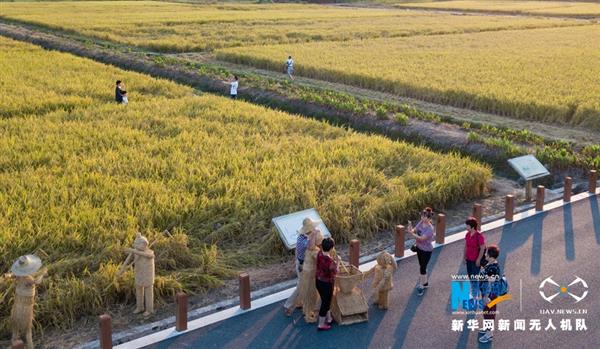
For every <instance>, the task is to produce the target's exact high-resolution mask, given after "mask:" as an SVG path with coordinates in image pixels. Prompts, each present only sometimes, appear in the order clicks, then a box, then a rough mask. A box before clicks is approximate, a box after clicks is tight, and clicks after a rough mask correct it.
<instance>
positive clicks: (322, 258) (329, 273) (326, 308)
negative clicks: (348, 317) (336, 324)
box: [316, 238, 338, 331]
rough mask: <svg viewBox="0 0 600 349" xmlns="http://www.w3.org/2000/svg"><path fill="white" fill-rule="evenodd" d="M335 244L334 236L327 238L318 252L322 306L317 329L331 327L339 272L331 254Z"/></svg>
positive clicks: (318, 277)
mask: <svg viewBox="0 0 600 349" xmlns="http://www.w3.org/2000/svg"><path fill="white" fill-rule="evenodd" d="M334 246H335V242H334V241H333V239H332V238H325V239H323V242H322V243H321V251H319V254H317V270H316V276H317V280H316V283H317V291H318V292H319V296H320V297H321V308H320V309H319V326H318V327H317V330H319V331H326V330H329V329H330V328H331V322H332V321H333V320H332V319H331V311H330V307H331V298H332V297H333V282H334V281H335V275H336V274H337V268H338V264H337V261H336V260H335V259H334V258H333V256H331V254H330V253H331V250H332V249H333V247H334Z"/></svg>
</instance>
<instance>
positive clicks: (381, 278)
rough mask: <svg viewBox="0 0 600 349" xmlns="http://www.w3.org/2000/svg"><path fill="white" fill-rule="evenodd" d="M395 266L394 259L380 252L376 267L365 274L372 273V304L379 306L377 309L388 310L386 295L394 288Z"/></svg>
mask: <svg viewBox="0 0 600 349" xmlns="http://www.w3.org/2000/svg"><path fill="white" fill-rule="evenodd" d="M396 269H397V265H396V260H395V259H394V257H393V256H392V255H391V254H389V253H387V252H385V251H384V252H381V253H380V254H379V255H378V256H377V265H376V266H374V267H373V268H372V269H371V270H369V271H368V272H367V273H368V274H371V273H374V274H375V276H374V277H373V283H372V284H371V285H372V288H373V291H374V292H376V299H375V302H374V304H377V305H378V306H379V309H388V293H389V292H390V290H391V289H392V288H393V287H394V285H393V283H392V278H393V274H394V271H396Z"/></svg>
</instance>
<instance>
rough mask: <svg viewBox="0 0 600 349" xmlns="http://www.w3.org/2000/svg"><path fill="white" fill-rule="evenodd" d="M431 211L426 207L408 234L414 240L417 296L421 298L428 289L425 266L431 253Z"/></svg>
mask: <svg viewBox="0 0 600 349" xmlns="http://www.w3.org/2000/svg"><path fill="white" fill-rule="evenodd" d="M432 219H433V210H432V209H431V208H430V207H426V208H425V209H424V210H423V212H421V221H419V223H418V224H417V226H416V227H415V228H414V229H410V230H409V233H410V234H411V235H412V236H413V237H414V238H415V240H416V247H417V258H418V260H419V283H418V284H417V294H418V295H419V296H422V295H423V293H424V292H425V288H427V287H429V278H428V277H427V264H429V260H430V259H431V253H432V252H433V224H432V223H431V220H432Z"/></svg>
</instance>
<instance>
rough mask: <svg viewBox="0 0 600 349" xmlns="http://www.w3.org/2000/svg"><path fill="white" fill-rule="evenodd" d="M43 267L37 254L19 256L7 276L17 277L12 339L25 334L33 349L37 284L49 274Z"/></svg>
mask: <svg viewBox="0 0 600 349" xmlns="http://www.w3.org/2000/svg"><path fill="white" fill-rule="evenodd" d="M41 267H42V261H41V260H40V258H39V257H37V256H35V255H31V254H30V255H26V256H21V257H19V258H18V259H17V260H16V261H15V262H14V264H13V265H12V267H11V268H10V273H8V274H6V275H5V277H7V278H14V279H15V300H14V303H13V307H12V312H11V316H10V320H11V327H12V340H13V341H15V340H18V339H19V337H20V335H22V334H25V342H26V343H27V348H28V349H33V338H32V333H31V330H32V324H33V306H34V303H35V285H39V284H40V283H41V282H42V279H43V278H44V276H46V274H47V269H46V268H43V269H41V270H40V268H41Z"/></svg>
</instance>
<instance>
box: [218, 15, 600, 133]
mask: <svg viewBox="0 0 600 349" xmlns="http://www.w3.org/2000/svg"><path fill="white" fill-rule="evenodd" d="M599 50H600V26H599V25H591V26H585V27H570V28H551V29H532V30H522V31H519V30H517V31H503V32H486V33H471V34H457V35H439V36H428V37H410V38H387V39H378V40H370V41H349V42H327V43H324V42H314V43H308V44H302V45H272V46H253V47H244V48H243V49H242V48H230V49H223V50H219V51H218V52H217V55H218V57H219V58H220V59H224V60H229V61H232V62H236V63H244V64H249V65H253V66H256V67H262V68H267V69H272V70H280V69H281V66H282V57H286V56H287V55H292V56H294V57H295V60H296V72H297V74H299V75H303V76H308V77H313V78H318V79H326V80H330V81H334V82H342V83H346V84H351V85H356V86H360V87H365V88H370V89H377V90H381V91H386V92H393V93H396V94H398V95H402V96H409V97H414V98H418V99H422V100H426V101H431V102H434V103H441V104H450V105H454V106H458V107H463V108H469V109H476V110H482V111H486V112H490V113H496V114H500V115H507V116H512V117H516V118H522V119H528V120H537V121H545V122H553V123H559V124H565V125H576V126H581V127H587V128H591V129H595V130H600V99H598V96H599V95H600V85H599V84H597V83H596V81H595V77H596V76H598V75H599V74H600V54H599V53H600V51H599Z"/></svg>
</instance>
